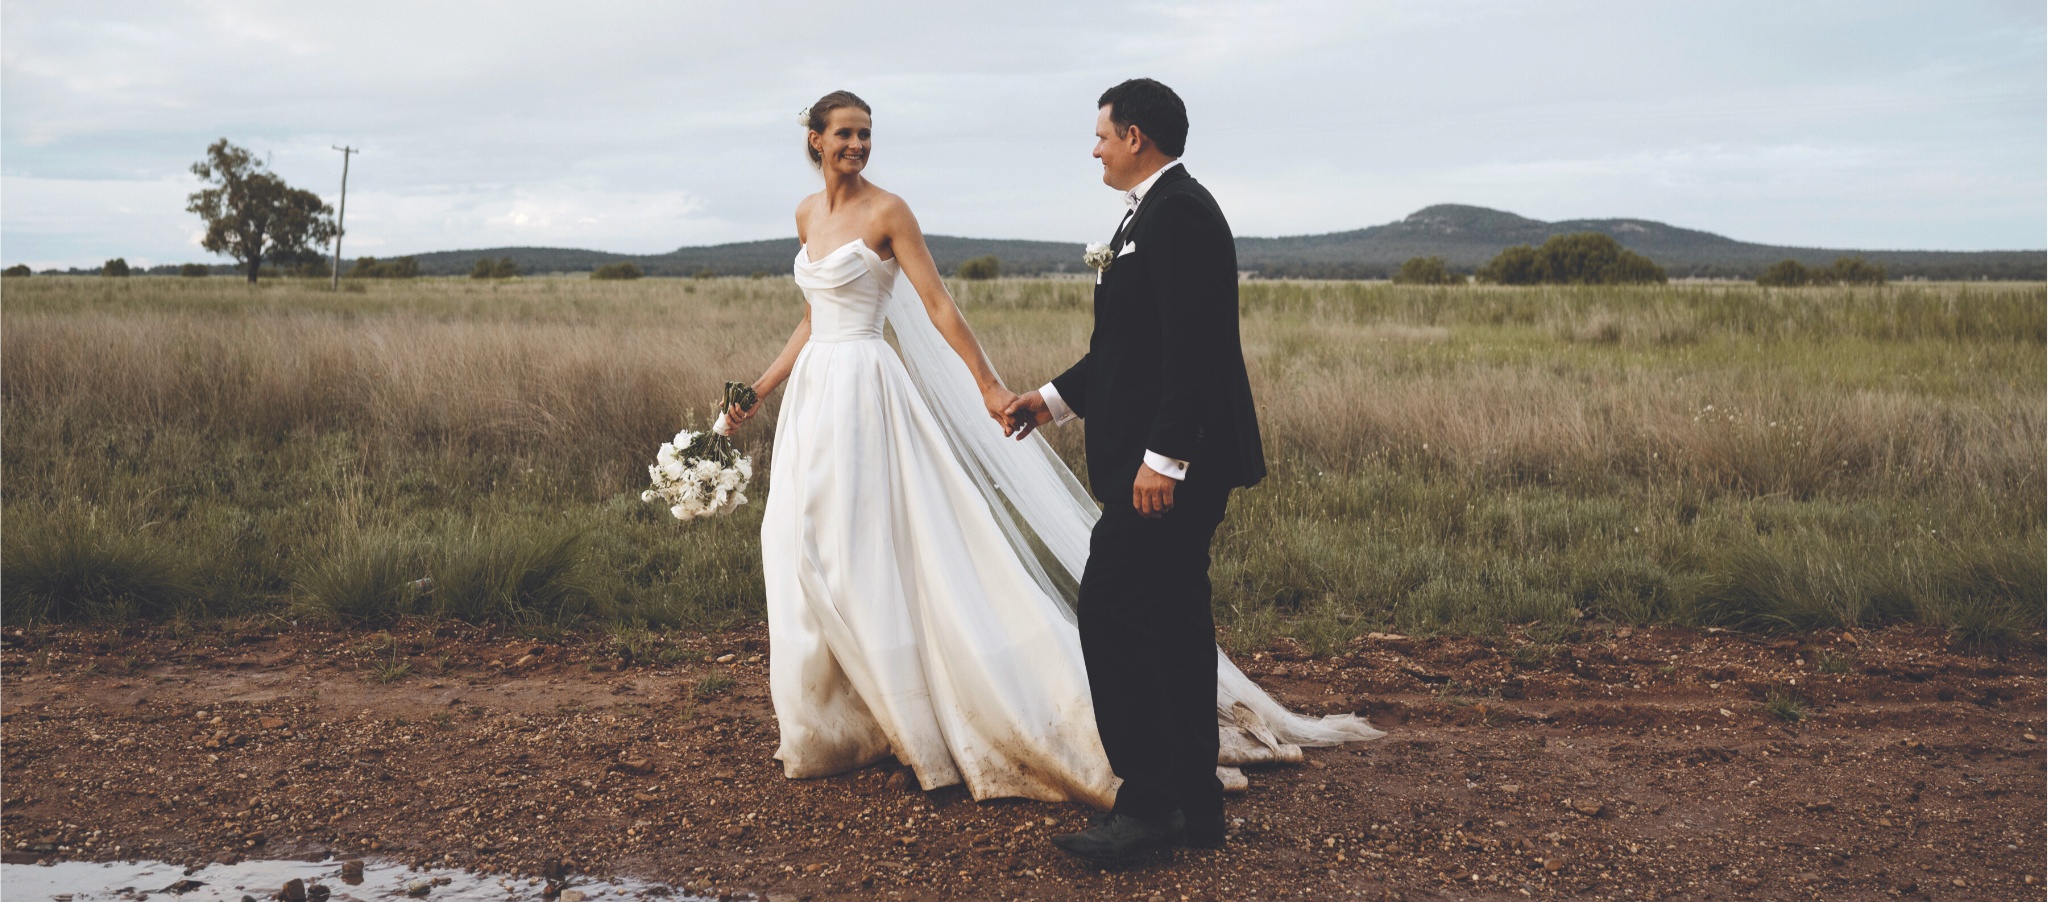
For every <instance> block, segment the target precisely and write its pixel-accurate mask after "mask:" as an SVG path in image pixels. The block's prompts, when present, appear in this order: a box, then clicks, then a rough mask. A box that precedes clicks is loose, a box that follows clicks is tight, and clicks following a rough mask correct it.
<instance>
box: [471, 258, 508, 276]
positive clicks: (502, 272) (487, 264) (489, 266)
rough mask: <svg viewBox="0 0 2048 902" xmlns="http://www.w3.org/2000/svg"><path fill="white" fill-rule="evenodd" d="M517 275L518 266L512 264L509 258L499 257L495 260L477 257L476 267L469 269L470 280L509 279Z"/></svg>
mask: <svg viewBox="0 0 2048 902" xmlns="http://www.w3.org/2000/svg"><path fill="white" fill-rule="evenodd" d="M517 275H519V264H517V263H514V262H512V258H511V257H499V258H498V259H496V260H493V259H491V258H489V257H479V258H478V259H477V261H476V265H475V266H472V267H470V268H469V277H470V278H472V279H510V278H512V277H514V276H517Z"/></svg>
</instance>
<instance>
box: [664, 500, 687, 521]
mask: <svg viewBox="0 0 2048 902" xmlns="http://www.w3.org/2000/svg"><path fill="white" fill-rule="evenodd" d="M668 512H669V513H671V514H674V515H675V518H676V519H678V520H688V519H690V509H689V508H687V507H684V506H683V505H680V504H678V505H676V506H675V507H671V508H669V509H668Z"/></svg>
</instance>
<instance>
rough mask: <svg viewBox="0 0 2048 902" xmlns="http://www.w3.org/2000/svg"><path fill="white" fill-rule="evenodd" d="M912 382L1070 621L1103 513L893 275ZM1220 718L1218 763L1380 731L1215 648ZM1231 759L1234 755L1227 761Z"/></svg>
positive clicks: (1287, 755)
mask: <svg viewBox="0 0 2048 902" xmlns="http://www.w3.org/2000/svg"><path fill="white" fill-rule="evenodd" d="M886 312H887V315H888V318H889V326H890V328H892V329H893V330H894V331H895V333H896V348H897V351H898V352H899V353H900V354H901V355H902V357H903V366H904V369H906V370H908V371H909V373H910V381H911V383H912V384H914V385H916V386H917V391H918V393H919V394H920V395H922V396H923V397H924V401H925V404H926V405H927V406H929V407H930V408H931V411H932V415H933V417H934V418H936V419H937V421H938V423H939V426H940V429H941V430H942V431H943V432H944V433H945V435H946V441H947V442H948V444H950V445H951V446H952V449H953V453H954V456H955V457H957V458H958V459H959V460H960V463H961V465H962V466H963V467H965V468H966V470H967V474H968V476H969V478H970V479H972V480H973V482H974V484H975V487H976V488H978V489H980V490H981V494H982V497H983V498H985V499H987V501H988V505H989V509H990V510H991V511H992V512H994V514H995V519H996V523H997V525H998V526H1000V527H1001V528H1002V531H1003V535H1004V536H1005V537H1006V538H1008V539H1009V542H1010V547H1011V549H1012V550H1014V551H1015V552H1016V554H1017V559H1018V560H1020V561H1022V562H1023V564H1024V568H1025V570H1027V571H1028V572H1030V574H1031V577H1032V579H1034V580H1036V581H1037V582H1038V585H1039V587H1040V588H1041V589H1043V590H1044V591H1045V594H1046V595H1048V596H1050V597H1051V598H1053V599H1054V600H1056V601H1058V602H1059V606H1060V610H1061V612H1062V613H1063V614H1064V615H1065V616H1066V618H1067V621H1068V622H1069V623H1075V622H1078V621H1077V619H1076V617H1075V614H1074V611H1075V603H1076V601H1077V597H1078V594H1079V589H1080V582H1081V571H1082V569H1083V568H1084V567H1086V566H1087V564H1088V537H1089V533H1090V531H1091V530H1093V529H1094V528H1095V521H1096V520H1097V519H1099V518H1100V517H1101V516H1102V512H1101V509H1100V508H1099V507H1097V506H1096V504H1095V500H1094V499H1093V498H1091V497H1090V496H1089V495H1088V490H1087V488H1086V487H1085V486H1083V485H1081V481H1080V480H1079V479H1077V478H1075V477H1074V473H1073V471H1072V470H1070V469H1068V468H1067V465H1066V462H1065V461H1063V460H1061V459H1060V456H1059V454H1058V453H1056V452H1054V451H1053V449H1052V446H1051V445H1050V444H1047V443H1046V441H1045V439H1044V437H1042V436H1040V435H1037V434H1035V433H1034V434H1033V435H1031V436H1030V437H1028V438H1026V439H1024V440H1023V441H1015V440H1013V439H1010V438H1007V437H1005V436H1004V435H1003V431H1002V429H1001V427H999V426H998V425H997V424H996V423H994V422H993V421H991V420H990V419H989V418H988V415H987V413H986V411H985V409H984V408H983V407H982V401H981V393H980V392H979V391H977V390H976V389H975V387H974V377H973V374H971V373H970V372H968V370H967V364H966V363H965V362H964V361H962V360H961V359H960V355H958V354H956V353H954V351H953V348H952V346H951V345H949V344H947V343H946V339H945V336H943V335H940V334H939V330H938V328H937V327H936V326H933V325H932V321H931V317H930V315H928V314H927V313H925V309H924V304H923V303H922V302H921V301H920V300H919V298H918V294H917V289H916V288H914V287H912V285H911V284H910V280H909V279H908V278H907V277H904V276H902V275H900V274H899V275H898V276H897V279H896V287H895V290H894V291H892V292H891V293H890V297H889V302H888V306H887V309H886ZM1216 711H1217V722H1218V724H1219V725H1221V726H1224V727H1234V728H1235V729H1226V730H1224V736H1223V745H1224V748H1223V754H1222V757H1223V759H1224V762H1223V763H1226V764H1233V763H1255V762H1259V761H1272V760H1283V761H1284V760H1299V758H1300V756H1301V750H1300V748H1299V747H1300V746H1305V745H1306V746H1327V745H1337V744H1339V743H1344V742H1356V741H1359V740H1364V739H1377V738H1379V737H1380V736H1383V735H1386V734H1384V733H1382V732H1380V731H1379V730H1375V729H1373V728H1372V726H1371V725H1370V724H1368V723H1366V722H1365V720H1364V719H1363V718H1360V717H1357V716H1354V715H1349V714H1332V715H1328V716H1326V717H1319V718H1318V717H1304V716H1301V715H1298V714H1295V713H1294V712H1292V711H1289V710H1287V709H1286V708H1284V707H1282V706H1281V705H1280V704H1279V703H1278V702H1275V701H1274V700H1273V698H1272V697H1271V696H1269V695H1267V694H1266V691H1265V690H1263V689H1260V688H1259V687H1258V685H1257V684H1255V683H1253V682H1252V681H1251V680H1250V679H1249V678H1247V677H1246V676H1245V675H1244V673H1243V672H1242V671H1240V670H1238V669H1237V665H1236V664H1234V663H1232V662H1231V660H1230V658H1229V657H1228V656H1226V655H1225V654H1224V653H1223V650H1222V649H1221V648H1218V649H1217V650H1216ZM1233 759H1234V760H1233Z"/></svg>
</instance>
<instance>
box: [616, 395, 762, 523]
mask: <svg viewBox="0 0 2048 902" xmlns="http://www.w3.org/2000/svg"><path fill="white" fill-rule="evenodd" d="M760 404H761V399H760V396H759V395H758V394H756V393H755V391H754V389H753V387H752V386H750V385H747V384H745V383H741V382H727V383H726V384H725V410H724V412H722V413H720V414H719V415H718V421H717V422H715V423H713V424H712V425H711V428H710V429H707V430H705V431H703V432H691V431H689V430H687V429H686V430H683V431H682V432H678V433H676V437H675V439H674V440H672V441H667V442H663V443H662V445H661V447H660V448H659V449H658V450H656V451H655V453H654V464H653V465H652V466H649V467H648V468H647V476H648V478H649V480H651V481H652V483H653V485H652V486H650V487H649V488H648V489H647V490H646V491H644V492H641V493H640V500H642V501H655V500H660V501H663V502H666V503H667V504H668V505H669V513H671V514H673V515H675V518H676V519H678V520H693V519H696V518H698V517H703V516H709V515H711V514H728V513H731V512H733V511H734V510H736V509H737V508H739V506H740V505H742V504H745V503H747V495H746V488H747V483H748V482H749V481H751V480H752V479H753V478H754V461H753V458H750V457H748V456H746V455H744V454H741V453H740V451H739V449H738V448H737V447H734V446H733V443H732V439H731V438H730V436H731V434H732V427H733V425H734V423H735V421H738V422H744V421H745V420H746V419H747V418H749V417H751V416H753V414H754V411H755V410H757V409H759V407H760Z"/></svg>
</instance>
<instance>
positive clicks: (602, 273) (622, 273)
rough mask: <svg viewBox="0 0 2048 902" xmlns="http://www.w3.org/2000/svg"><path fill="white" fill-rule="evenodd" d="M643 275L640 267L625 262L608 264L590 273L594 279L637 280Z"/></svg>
mask: <svg viewBox="0 0 2048 902" xmlns="http://www.w3.org/2000/svg"><path fill="white" fill-rule="evenodd" d="M642 275H644V273H642V272H641V271H640V267H638V266H634V265H633V264H631V263H627V262H624V261H620V262H618V263H607V264H605V265H603V266H600V267H598V268H596V269H593V270H591V271H590V277H591V278H593V279H637V278H640V277H641V276H642Z"/></svg>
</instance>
